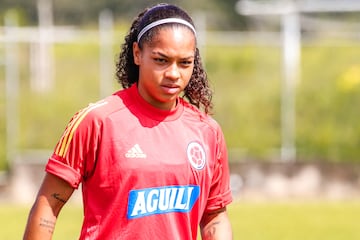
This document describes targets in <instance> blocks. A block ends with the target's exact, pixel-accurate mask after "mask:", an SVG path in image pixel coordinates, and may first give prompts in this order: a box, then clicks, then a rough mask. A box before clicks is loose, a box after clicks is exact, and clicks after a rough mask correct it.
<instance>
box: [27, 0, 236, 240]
mask: <svg viewBox="0 0 360 240" xmlns="http://www.w3.org/2000/svg"><path fill="white" fill-rule="evenodd" d="M117 77H118V79H119V82H120V83H121V84H122V86H123V88H124V89H123V90H120V91H118V92H116V93H114V94H113V95H111V96H109V97H107V98H105V99H103V100H101V101H99V102H97V103H95V104H90V105H89V106H88V107H87V108H84V109H82V110H81V111H79V112H78V113H77V114H75V115H74V117H73V118H72V119H71V121H70V122H69V124H68V126H67V128H66V129H65V132H64V134H63V135H62V137H61V139H60V141H59V142H58V144H57V146H56V148H55V150H54V153H53V155H52V156H51V157H50V159H49V161H48V163H47V165H46V172H47V173H46V175H45V178H44V180H43V183H42V185H41V187H40V190H39V193H38V196H37V198H36V200H35V203H34V205H33V207H32V209H31V212H30V215H29V219H28V224H27V226H26V230H25V234H24V239H50V238H51V236H52V232H53V230H54V227H55V223H56V219H57V216H58V214H59V212H60V210H61V208H62V207H63V205H64V204H65V203H66V202H67V200H68V199H69V198H70V196H71V194H72V193H73V191H74V189H77V188H78V187H79V185H80V184H81V185H82V192H83V203H84V221H83V226H82V230H81V235H80V239H194V240H195V239H197V232H198V226H199V225H200V232H201V236H202V239H231V238H232V233H231V232H232V231H231V225H230V222H229V219H228V216H227V212H226V206H227V205H228V204H229V203H230V202H231V200H232V197H231V192H230V187H229V168H228V162H227V151H226V147H225V141H224V137H223V134H222V131H221V129H220V127H219V125H218V124H217V123H216V122H215V121H214V120H213V119H212V118H211V117H209V116H208V115H207V114H208V113H209V111H210V110H211V107H212V105H211V94H212V92H211V90H210V89H209V85H208V80H207V77H206V74H205V71H204V70H203V68H202V66H201V60H200V56H199V51H198V49H197V47H196V30H195V28H194V24H193V22H192V19H191V18H190V17H189V16H188V14H187V13H186V12H185V11H183V10H182V9H180V8H178V7H176V6H174V5H169V4H159V5H156V6H154V7H152V8H149V9H146V10H145V11H144V12H142V13H140V14H139V16H138V17H137V19H135V20H134V22H133V24H132V26H131V28H130V32H129V34H128V35H127V36H126V38H125V43H124V45H123V48H122V52H121V54H120V58H119V61H118V63H117ZM185 99H187V101H186V100H185ZM201 110H203V111H201Z"/></svg>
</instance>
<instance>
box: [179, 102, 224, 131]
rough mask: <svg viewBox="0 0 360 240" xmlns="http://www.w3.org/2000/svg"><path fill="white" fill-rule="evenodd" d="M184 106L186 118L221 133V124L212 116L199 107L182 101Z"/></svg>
mask: <svg viewBox="0 0 360 240" xmlns="http://www.w3.org/2000/svg"><path fill="white" fill-rule="evenodd" d="M182 104H183V105H184V109H185V110H184V112H185V116H186V117H188V118H191V119H192V120H193V121H196V122H198V124H201V125H204V126H207V127H208V128H210V129H212V130H213V131H216V132H218V131H220V132H221V127H220V125H219V123H218V122H217V121H216V120H215V119H214V118H213V117H212V116H211V115H209V114H206V113H204V112H202V111H201V110H199V109H198V108H197V107H195V106H194V105H192V104H190V103H188V102H187V101H185V100H182Z"/></svg>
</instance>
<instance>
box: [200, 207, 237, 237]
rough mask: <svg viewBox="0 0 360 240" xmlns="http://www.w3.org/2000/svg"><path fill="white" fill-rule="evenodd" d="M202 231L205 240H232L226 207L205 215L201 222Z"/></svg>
mask: <svg viewBox="0 0 360 240" xmlns="http://www.w3.org/2000/svg"><path fill="white" fill-rule="evenodd" d="M200 231H201V237H202V239H203V240H216V239H223V240H230V239H232V229H231V224H230V220H229V217H228V215H227V211H226V207H224V208H221V209H219V210H216V211H212V212H207V213H204V215H203V217H202V219H201V222H200Z"/></svg>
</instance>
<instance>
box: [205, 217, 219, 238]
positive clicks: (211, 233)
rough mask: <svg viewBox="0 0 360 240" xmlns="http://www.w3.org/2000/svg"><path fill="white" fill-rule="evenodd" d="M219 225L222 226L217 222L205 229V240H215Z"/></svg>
mask: <svg viewBox="0 0 360 240" xmlns="http://www.w3.org/2000/svg"><path fill="white" fill-rule="evenodd" d="M219 224H220V222H219V221H216V222H213V223H211V224H210V225H209V226H207V227H206V228H205V229H204V239H206V240H212V239H215V234H216V227H217V225H219Z"/></svg>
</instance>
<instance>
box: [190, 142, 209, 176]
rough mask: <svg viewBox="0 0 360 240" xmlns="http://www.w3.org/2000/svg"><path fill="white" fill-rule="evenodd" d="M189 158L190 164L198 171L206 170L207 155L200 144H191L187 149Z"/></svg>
mask: <svg viewBox="0 0 360 240" xmlns="http://www.w3.org/2000/svg"><path fill="white" fill-rule="evenodd" d="M186 152H187V157H188V159H189V162H190V164H191V165H192V166H193V167H194V168H195V169H197V170H201V169H203V168H204V166H205V163H206V155H205V150H204V148H203V146H201V144H200V143H198V142H191V143H189V145H188V147H187V151H186Z"/></svg>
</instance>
